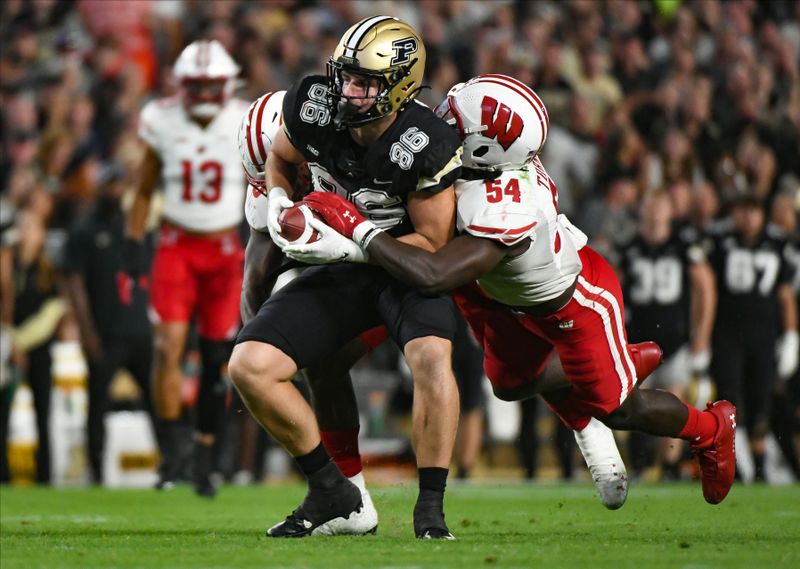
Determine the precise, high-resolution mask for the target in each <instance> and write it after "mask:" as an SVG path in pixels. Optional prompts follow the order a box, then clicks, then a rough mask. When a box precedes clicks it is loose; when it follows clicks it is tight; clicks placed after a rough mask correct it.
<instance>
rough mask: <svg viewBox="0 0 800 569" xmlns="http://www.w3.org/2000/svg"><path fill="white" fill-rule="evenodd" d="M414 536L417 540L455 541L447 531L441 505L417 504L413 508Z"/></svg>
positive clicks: (426, 502) (425, 502)
mask: <svg viewBox="0 0 800 569" xmlns="http://www.w3.org/2000/svg"><path fill="white" fill-rule="evenodd" d="M414 535H416V536H417V539H447V540H451V541H452V540H454V539H455V536H453V534H452V533H450V530H449V529H447V524H446V523H445V521H444V511H443V509H442V505H441V503H439V504H435V503H434V504H432V503H430V502H428V501H424V502H417V505H416V506H414Z"/></svg>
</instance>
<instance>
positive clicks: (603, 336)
mask: <svg viewBox="0 0 800 569" xmlns="http://www.w3.org/2000/svg"><path fill="white" fill-rule="evenodd" d="M580 256H581V261H582V262H583V270H582V271H581V274H580V275H579V277H578V283H577V288H576V290H575V293H574V294H573V296H572V299H571V300H570V301H569V303H567V305H566V306H565V307H564V308H562V309H561V310H559V311H558V312H556V313H554V314H551V315H549V316H544V317H537V316H530V315H525V314H522V315H520V313H518V312H514V311H512V310H511V309H509V308H508V307H505V306H504V305H502V304H500V303H497V302H495V301H493V300H491V299H489V298H487V297H486V295H485V294H484V293H483V291H481V290H480V289H479V288H478V286H477V285H472V286H470V287H465V288H463V289H459V290H458V291H455V292H454V293H453V297H454V299H455V301H456V304H457V305H458V308H459V310H461V313H462V314H463V315H464V317H465V318H466V319H467V322H469V325H470V327H471V328H472V331H473V332H474V333H475V337H476V338H477V339H478V341H479V343H481V344H482V346H483V349H484V371H485V372H486V375H487V376H488V377H489V380H490V381H491V382H492V385H493V386H494V387H495V388H500V389H510V388H515V387H519V386H522V385H524V384H527V383H530V382H532V381H536V378H537V377H539V375H541V373H542V371H543V370H544V366H545V364H546V362H547V359H548V356H549V355H550V354H551V352H552V351H553V349H555V350H556V352H557V353H558V356H559V358H560V359H561V364H562V366H563V368H564V372H565V374H566V378H567V380H568V381H569V383H570V384H571V390H570V392H569V394H568V395H567V396H566V397H565V398H564V399H562V400H561V401H558V402H557V403H553V404H552V405H551V407H552V408H553V410H554V411H555V412H556V413H557V414H558V415H559V417H561V419H562V421H564V423H565V424H566V425H568V426H569V427H571V428H572V429H576V430H581V429H583V428H584V427H585V426H586V424H587V423H588V422H589V419H590V418H591V417H603V416H605V415H608V414H609V413H611V412H612V411H614V410H615V409H617V408H618V407H619V406H620V405H621V404H622V402H623V401H624V400H625V398H626V397H627V395H628V393H630V391H631V390H632V389H633V387H634V385H636V381H637V378H636V371H635V369H634V366H633V362H632V361H631V357H630V355H629V353H628V342H627V336H626V332H625V325H624V322H625V318H624V313H623V302H622V291H621V289H620V285H619V280H618V279H617V276H616V274H615V273H614V270H613V269H612V268H611V266H610V265H609V264H608V262H607V261H606V260H605V259H603V257H602V256H600V254H598V253H597V252H596V251H594V250H593V249H591V248H589V247H584V248H583V249H581V251H580Z"/></svg>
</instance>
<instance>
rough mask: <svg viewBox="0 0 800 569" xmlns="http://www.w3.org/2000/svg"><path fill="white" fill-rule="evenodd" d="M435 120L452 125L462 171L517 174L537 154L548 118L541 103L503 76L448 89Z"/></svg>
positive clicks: (476, 79)
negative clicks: (459, 144) (458, 139)
mask: <svg viewBox="0 0 800 569" xmlns="http://www.w3.org/2000/svg"><path fill="white" fill-rule="evenodd" d="M436 114H437V115H439V116H440V117H444V118H447V115H448V114H449V115H450V116H452V120H453V121H454V122H455V126H456V128H457V129H458V133H459V136H460V137H461V140H463V149H464V151H463V154H462V156H461V159H462V162H463V164H464V166H466V167H467V168H472V169H475V170H489V171H500V170H512V169H516V168H522V167H523V166H525V165H526V164H528V163H529V162H530V161H531V160H533V158H534V157H535V156H536V155H537V154H539V152H540V151H541V150H542V147H543V146H544V141H545V139H546V138H547V130H548V127H549V123H550V118H549V117H548V116H547V109H545V107H544V104H543V103H542V100H541V99H540V98H539V97H538V95H536V93H535V92H534V91H533V89H531V88H530V87H528V86H527V85H525V84H524V83H522V82H520V81H518V80H516V79H514V78H513V77H508V76H507V75H479V76H477V77H474V78H472V79H470V80H469V81H467V82H466V83H459V84H458V85H456V86H454V87H453V88H452V89H450V92H449V93H448V94H447V99H445V100H444V101H442V103H441V104H440V105H439V106H438V107H437V108H436Z"/></svg>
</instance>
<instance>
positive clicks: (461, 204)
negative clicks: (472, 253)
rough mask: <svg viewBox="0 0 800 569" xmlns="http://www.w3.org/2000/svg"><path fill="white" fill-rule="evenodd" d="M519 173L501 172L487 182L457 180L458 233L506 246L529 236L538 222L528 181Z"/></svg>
mask: <svg viewBox="0 0 800 569" xmlns="http://www.w3.org/2000/svg"><path fill="white" fill-rule="evenodd" d="M520 172H524V171H519V170H514V171H508V172H504V173H503V175H502V176H501V177H500V178H498V179H496V180H490V181H484V180H469V181H458V182H457V183H456V195H457V196H458V219H457V224H458V229H459V231H461V232H464V233H469V234H470V235H474V236H475V237H483V238H485V239H493V240H495V241H499V242H501V243H503V244H505V245H514V244H515V243H518V242H520V241H522V240H523V239H525V238H527V237H530V236H531V235H532V234H533V232H534V231H535V228H536V225H537V223H538V222H537V219H536V217H537V209H536V206H535V201H534V199H535V198H534V192H533V186H532V183H531V181H530V178H529V177H528V176H527V175H526V174H522V175H520ZM506 188H508V192H506ZM515 196H516V197H515ZM495 200H497V201H495Z"/></svg>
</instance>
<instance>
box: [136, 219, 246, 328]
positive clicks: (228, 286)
mask: <svg viewBox="0 0 800 569" xmlns="http://www.w3.org/2000/svg"><path fill="white" fill-rule="evenodd" d="M243 271H244V249H243V248H242V244H241V241H240V239H239V236H238V234H237V233H236V232H235V231H232V232H230V233H226V234H225V235H222V236H215V237H204V236H198V235H191V234H187V233H185V232H184V231H182V230H180V229H177V228H175V227H171V226H164V227H162V229H161V234H160V236H159V243H158V249H157V251H156V257H155V260H154V262H153V275H152V279H153V281H152V290H151V295H150V308H151V311H152V313H153V317H154V320H155V321H156V323H159V322H190V321H191V319H192V317H193V316H194V314H195V313H197V326H198V333H199V334H200V336H202V337H203V338H206V339H208V340H230V339H232V338H233V337H234V336H235V335H236V332H237V331H238V330H239V296H240V294H241V291H242V275H243Z"/></svg>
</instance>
